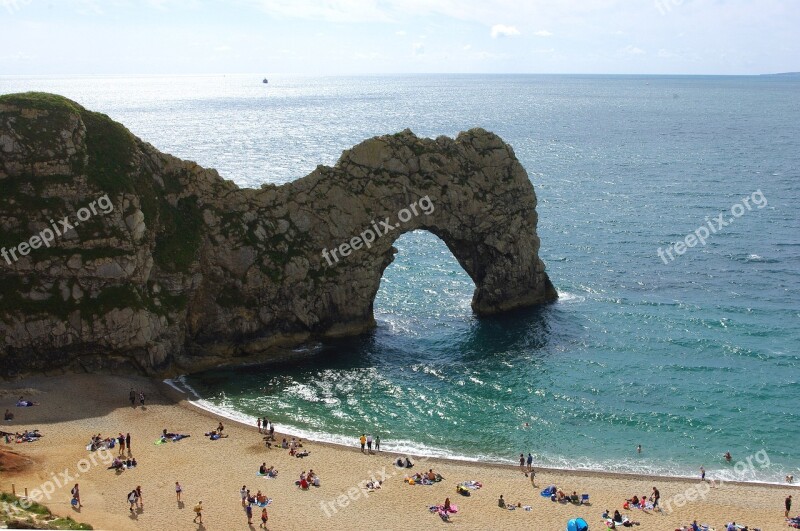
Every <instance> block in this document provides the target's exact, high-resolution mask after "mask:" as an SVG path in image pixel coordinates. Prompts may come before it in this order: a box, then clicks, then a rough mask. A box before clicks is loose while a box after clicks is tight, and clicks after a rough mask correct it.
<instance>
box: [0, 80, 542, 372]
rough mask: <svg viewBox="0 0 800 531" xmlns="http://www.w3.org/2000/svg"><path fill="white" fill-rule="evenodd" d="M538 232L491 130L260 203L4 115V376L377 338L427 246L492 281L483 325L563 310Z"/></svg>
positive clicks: (198, 359) (27, 113)
mask: <svg viewBox="0 0 800 531" xmlns="http://www.w3.org/2000/svg"><path fill="white" fill-rule="evenodd" d="M409 207H413V208H409ZM412 210H413V211H414V212H413V213H412ZM62 220H65V221H66V224H64V223H62ZM536 223H537V217H536V195H535V193H534V189H533V186H532V185H531V183H530V181H529V179H528V176H527V174H526V172H525V170H524V169H523V168H522V166H521V165H520V163H519V162H518V161H517V159H516V157H515V156H514V152H513V151H512V149H511V147H509V146H508V145H506V144H505V143H504V142H503V141H502V140H501V139H500V138H498V137H497V136H495V135H494V134H492V133H489V132H487V131H484V130H481V129H474V130H470V131H467V132H465V133H461V134H460V135H459V136H458V138H456V139H455V140H453V139H450V138H446V137H439V138H437V139H435V140H431V139H424V138H417V137H416V136H414V134H413V133H411V132H410V131H404V132H402V133H398V134H395V135H389V136H382V137H377V138H373V139H370V140H367V141H365V142H362V143H361V144H359V145H357V146H355V147H353V148H352V149H350V150H347V151H345V152H344V153H343V154H342V156H341V158H340V159H339V161H338V162H337V163H336V165H335V166H334V167H332V168H330V167H325V166H319V167H317V169H316V170H314V171H313V172H312V173H311V174H310V175H307V176H306V177H303V178H301V179H298V180H297V181H294V182H291V183H288V184H285V185H283V186H272V185H265V186H263V187H262V188H261V189H260V190H251V189H240V188H239V187H237V186H236V185H235V184H234V183H232V182H230V181H226V180H224V179H222V178H221V177H220V176H219V175H218V174H217V172H216V171H214V170H208V169H205V168H201V167H200V166H198V165H197V164H195V163H193V162H188V161H182V160H178V159H176V158H175V157H172V156H170V155H165V154H163V153H160V152H159V151H158V150H156V149H155V148H153V147H152V146H151V145H149V144H147V143H145V142H143V141H141V140H139V139H138V138H136V137H134V136H133V135H132V134H131V133H130V132H129V131H128V130H127V129H125V128H124V127H123V126H122V125H120V124H118V123H116V122H114V121H112V120H111V119H110V118H108V117H107V116H105V115H102V114H99V113H95V112H92V111H89V110H86V109H84V108H83V107H81V106H80V105H78V104H77V103H75V102H73V101H70V100H67V99H65V98H62V97H60V96H55V95H51V94H42V93H25V94H13V95H6V96H0V247H2V248H3V250H4V255H3V256H2V257H0V375H6V376H8V375H15V374H21V373H24V372H31V371H48V370H53V369H57V368H62V367H69V368H83V369H84V370H95V369H99V368H106V369H114V368H119V369H124V368H125V367H128V368H130V367H131V366H132V367H135V368H136V369H137V370H140V371H146V372H165V371H169V370H187V369H193V368H199V367H205V366H209V365H212V364H218V363H226V362H231V361H233V358H236V357H256V358H258V357H259V356H261V357H262V358H263V357H264V356H267V357H268V356H269V353H270V352H271V349H273V348H274V347H277V346H292V345H297V344H300V343H302V342H304V341H308V340H311V339H318V338H324V337H331V336H340V335H350V334H358V333H362V332H364V331H365V330H368V329H369V328H371V327H373V326H374V324H375V322H374V319H373V315H372V304H373V300H374V297H375V294H376V293H377V290H378V287H379V284H380V279H381V275H382V273H383V271H384V269H385V268H386V267H387V266H388V265H389V264H390V263H391V262H392V259H393V256H394V253H395V252H396V250H395V248H394V247H392V243H393V241H394V240H395V239H396V238H397V237H399V236H400V235H401V234H403V233H404V232H407V231H411V230H416V229H425V230H428V231H430V232H432V233H434V234H436V235H437V236H439V237H440V238H441V239H442V240H443V241H444V242H445V243H446V244H447V246H448V248H449V249H450V251H452V253H453V255H454V256H455V257H456V259H457V260H458V261H459V263H460V264H461V266H462V267H463V268H464V270H465V271H466V272H467V273H468V274H469V276H470V277H471V278H472V279H473V281H474V282H475V286H476V289H475V293H474V296H473V300H472V306H473V309H474V311H475V312H476V313H478V314H490V313H495V312H501V311H505V310H509V309H512V308H516V307H521V306H527V305H533V304H538V303H543V302H547V301H551V300H554V299H555V298H556V296H557V295H556V292H555V290H554V288H553V286H552V284H551V283H550V281H549V279H548V277H547V275H546V273H545V268H544V264H543V263H542V261H541V260H540V259H539V257H538V250H539V238H538V237H537V235H536ZM389 227H391V229H390V228H389ZM48 230H49V231H50V232H49V233H48ZM368 230H370V231H372V232H373V235H374V236H375V237H374V238H373V239H374V241H371V242H369V246H367V245H366V243H367V241H368V240H370V239H371V238H370V235H369V232H367V231H368ZM375 232H378V233H379V234H381V236H377V234H375ZM384 232H386V234H383V233H384ZM57 233H58V234H57ZM51 234H52V238H51V237H50V235H51ZM354 238H358V239H354ZM44 240H49V241H47V242H45V241H44ZM359 240H361V244H360V245H359ZM37 244H38V245H37ZM345 244H346V245H345ZM10 251H14V252H13V253H10ZM26 251H27V252H26Z"/></svg>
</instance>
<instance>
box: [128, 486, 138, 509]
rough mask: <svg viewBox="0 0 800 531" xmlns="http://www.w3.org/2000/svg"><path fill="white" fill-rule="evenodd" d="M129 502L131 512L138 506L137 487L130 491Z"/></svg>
mask: <svg viewBox="0 0 800 531" xmlns="http://www.w3.org/2000/svg"><path fill="white" fill-rule="evenodd" d="M128 503H130V504H131V507H130V509H131V512H133V508H134V507H136V489H133V490H132V491H130V492H129V493H128Z"/></svg>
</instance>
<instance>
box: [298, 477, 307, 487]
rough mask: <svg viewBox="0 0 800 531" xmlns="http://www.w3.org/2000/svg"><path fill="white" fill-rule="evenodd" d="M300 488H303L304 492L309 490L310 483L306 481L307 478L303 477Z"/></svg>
mask: <svg viewBox="0 0 800 531" xmlns="http://www.w3.org/2000/svg"><path fill="white" fill-rule="evenodd" d="M300 488H301V489H302V490H308V481H306V478H305V477H303V478H302V479H301V480H300Z"/></svg>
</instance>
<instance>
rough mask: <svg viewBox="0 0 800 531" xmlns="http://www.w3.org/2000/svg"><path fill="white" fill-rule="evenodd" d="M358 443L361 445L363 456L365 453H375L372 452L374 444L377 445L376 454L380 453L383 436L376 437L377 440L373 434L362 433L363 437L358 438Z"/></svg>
mask: <svg viewBox="0 0 800 531" xmlns="http://www.w3.org/2000/svg"><path fill="white" fill-rule="evenodd" d="M358 442H360V443H361V453H362V454H363V453H367V454H371V453H373V451H372V444H373V443H375V451H376V452H380V451H381V436H380V435H376V436H375V438H374V439H373V437H372V434H371V433H362V434H361V437H359V438H358ZM365 447H366V451H365V450H364V448H365Z"/></svg>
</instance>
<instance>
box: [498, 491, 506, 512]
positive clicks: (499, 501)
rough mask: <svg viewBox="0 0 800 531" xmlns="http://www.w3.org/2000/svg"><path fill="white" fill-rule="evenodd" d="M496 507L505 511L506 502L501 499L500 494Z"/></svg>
mask: <svg viewBox="0 0 800 531" xmlns="http://www.w3.org/2000/svg"><path fill="white" fill-rule="evenodd" d="M497 506H498V507H500V508H501V509H505V508H506V501H505V500H504V499H503V495H502V494H501V495H500V499H499V500H497Z"/></svg>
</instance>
